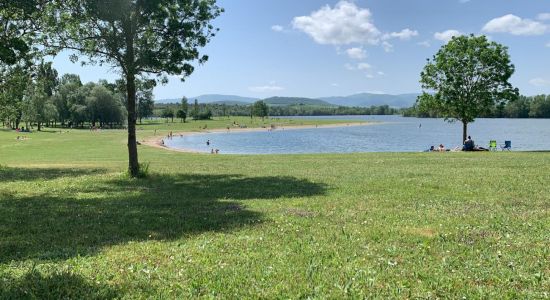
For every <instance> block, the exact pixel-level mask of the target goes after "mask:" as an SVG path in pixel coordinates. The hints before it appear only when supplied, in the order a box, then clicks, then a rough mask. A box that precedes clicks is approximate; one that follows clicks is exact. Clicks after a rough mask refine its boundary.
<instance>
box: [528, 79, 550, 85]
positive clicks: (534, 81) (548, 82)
mask: <svg viewBox="0 0 550 300" xmlns="http://www.w3.org/2000/svg"><path fill="white" fill-rule="evenodd" d="M529 83H530V84H531V85H534V86H538V87H546V86H550V79H544V78H540V77H539V78H533V79H531V80H529Z"/></svg>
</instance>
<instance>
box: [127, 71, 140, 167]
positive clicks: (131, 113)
mask: <svg viewBox="0 0 550 300" xmlns="http://www.w3.org/2000/svg"><path fill="white" fill-rule="evenodd" d="M126 90H127V92H128V95H127V96H128V170H129V171H130V176H132V177H137V176H138V175H139V161H138V152H137V139H136V83H135V77H134V74H128V75H127V76H126Z"/></svg>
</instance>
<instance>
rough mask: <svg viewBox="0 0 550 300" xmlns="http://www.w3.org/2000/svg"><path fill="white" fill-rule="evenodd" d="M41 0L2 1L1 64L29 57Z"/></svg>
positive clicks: (0, 26) (0, 2) (0, 5)
mask: <svg viewBox="0 0 550 300" xmlns="http://www.w3.org/2000/svg"><path fill="white" fill-rule="evenodd" d="M43 2H44V1H39V0H2V1H0V20H2V22H0V32H1V33H2V34H0V64H6V65H14V64H17V63H18V62H20V61H21V60H24V59H29V58H30V57H29V54H30V53H29V52H30V51H31V44H32V42H33V38H34V32H35V31H36V30H37V29H38V26H37V22H36V19H37V18H38V17H39V14H40V11H41V8H42V4H43Z"/></svg>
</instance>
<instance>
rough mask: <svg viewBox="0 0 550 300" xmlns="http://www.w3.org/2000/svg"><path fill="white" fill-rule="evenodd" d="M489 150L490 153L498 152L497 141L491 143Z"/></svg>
mask: <svg viewBox="0 0 550 300" xmlns="http://www.w3.org/2000/svg"><path fill="white" fill-rule="evenodd" d="M489 150H490V151H497V141H495V140H491V141H489Z"/></svg>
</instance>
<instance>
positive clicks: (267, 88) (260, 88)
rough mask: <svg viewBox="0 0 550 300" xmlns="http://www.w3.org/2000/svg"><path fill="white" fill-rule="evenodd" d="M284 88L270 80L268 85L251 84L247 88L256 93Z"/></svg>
mask: <svg viewBox="0 0 550 300" xmlns="http://www.w3.org/2000/svg"><path fill="white" fill-rule="evenodd" d="M284 89H285V88H284V87H282V86H279V85H276V83H275V82H270V83H269V85H262V86H251V87H249V88H248V90H249V91H251V92H256V93H268V92H278V91H283V90H284Z"/></svg>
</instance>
